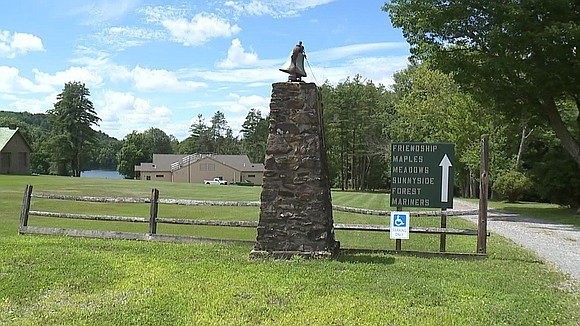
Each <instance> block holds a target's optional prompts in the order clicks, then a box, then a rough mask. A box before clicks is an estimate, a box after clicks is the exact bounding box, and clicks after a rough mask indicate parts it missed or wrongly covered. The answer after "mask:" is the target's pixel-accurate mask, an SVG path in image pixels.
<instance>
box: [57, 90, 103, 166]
mask: <svg viewBox="0 0 580 326" xmlns="http://www.w3.org/2000/svg"><path fill="white" fill-rule="evenodd" d="M89 96H90V92H89V89H88V88H87V87H86V86H85V84H84V83H81V82H76V81H74V82H68V83H66V84H65V85H64V88H63V90H62V92H61V93H60V94H58V95H57V97H56V99H57V102H56V103H55V104H54V108H53V109H50V110H48V111H47V113H48V119H49V122H50V124H51V126H52V131H53V135H54V136H55V137H58V139H57V140H55V143H58V144H59V146H55V148H54V155H53V162H54V163H56V164H57V165H58V166H59V167H58V169H57V170H58V173H59V174H69V172H68V171H70V174H71V175H72V176H74V177H80V176H81V171H82V170H83V168H84V166H83V165H84V164H85V162H86V161H87V157H88V154H87V153H88V152H89V151H90V148H91V146H93V145H94V143H93V140H94V139H95V137H96V131H95V130H93V129H92V126H93V125H98V122H99V121H100V120H101V119H100V118H99V117H98V116H97V112H96V111H95V109H94V107H93V103H92V102H91V101H90V100H89ZM64 158H66V159H68V163H67V165H68V166H67V167H63V166H62V164H63V162H62V161H63V159H64ZM67 170H68V171H67Z"/></svg>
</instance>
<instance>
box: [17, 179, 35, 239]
mask: <svg viewBox="0 0 580 326" xmlns="http://www.w3.org/2000/svg"><path fill="white" fill-rule="evenodd" d="M31 196H32V185H26V188H24V197H23V198H22V209H21V210H20V229H19V231H22V230H23V229H24V228H25V227H26V226H28V212H29V211H30V197H31Z"/></svg>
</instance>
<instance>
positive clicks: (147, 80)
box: [130, 66, 207, 92]
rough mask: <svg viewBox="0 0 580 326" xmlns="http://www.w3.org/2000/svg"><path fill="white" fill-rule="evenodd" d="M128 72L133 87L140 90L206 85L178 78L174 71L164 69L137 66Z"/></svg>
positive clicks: (161, 89) (187, 87) (168, 90)
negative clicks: (133, 83)
mask: <svg viewBox="0 0 580 326" xmlns="http://www.w3.org/2000/svg"><path fill="white" fill-rule="evenodd" d="M130 74H131V76H132V78H133V81H134V82H135V88H136V89H138V90H141V91H153V90H155V91H164V92H180V91H188V90H192V89H196V88H200V87H205V86H207V85H206V84H205V83H201V82H194V81H183V80H179V79H178V78H177V76H176V75H175V73H173V72H171V71H167V70H165V69H147V68H141V67H139V66H137V67H135V68H134V69H133V70H132V71H131V72H130Z"/></svg>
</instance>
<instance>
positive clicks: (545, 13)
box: [383, 0, 580, 166]
mask: <svg viewBox="0 0 580 326" xmlns="http://www.w3.org/2000/svg"><path fill="white" fill-rule="evenodd" d="M383 9H384V10H386V11H388V13H389V15H390V18H391V21H392V23H393V26H395V27H398V28H402V30H403V35H404V36H405V38H406V39H407V41H408V42H409V43H410V45H411V52H412V54H413V56H414V57H415V58H416V59H419V60H423V61H428V62H430V63H431V64H432V65H433V67H434V68H436V69H441V70H442V71H444V72H447V73H453V77H454V78H455V80H456V81H457V82H458V83H459V84H460V85H461V86H463V87H465V88H466V89H468V90H469V91H470V92H472V93H473V94H475V95H476V96H477V97H478V99H479V100H480V101H489V102H492V103H493V105H494V107H496V108H497V109H500V110H503V111H504V112H509V113H510V114H513V115H514V116H518V117H519V116H521V114H522V111H526V112H528V113H530V114H531V115H533V116H534V117H537V118H538V120H539V121H542V120H547V121H548V122H549V124H550V125H551V127H552V128H553V130H554V132H555V134H556V136H557V137H558V138H559V139H560V142H561V144H562V146H563V148H564V149H565V150H566V152H567V153H568V154H569V155H570V156H571V157H572V159H573V160H574V161H575V162H576V164H577V165H578V166H580V135H579V133H580V132H579V130H580V80H579V79H580V57H579V55H580V54H579V53H578V44H579V37H580V36H579V35H580V4H579V2H578V1H577V0H554V1H544V0H523V1H505V0H472V1H439V0H424V1H413V0H391V1H389V2H388V3H386V4H385V5H384V7H383ZM567 100H570V101H572V103H575V109H574V111H575V112H574V116H575V122H576V123H575V125H574V126H572V127H568V126H567V125H566V123H565V122H564V119H563V118H562V106H561V103H563V102H566V101H567Z"/></svg>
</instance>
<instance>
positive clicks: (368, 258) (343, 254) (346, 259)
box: [336, 249, 395, 265]
mask: <svg viewBox="0 0 580 326" xmlns="http://www.w3.org/2000/svg"><path fill="white" fill-rule="evenodd" d="M336 260H337V261H339V262H343V263H363V264H384V265H390V264H394V263H395V257H393V256H391V255H386V254H384V253H381V252H372V251H369V252H359V251H351V250H344V249H341V251H340V254H339V255H338V257H337V258H336Z"/></svg>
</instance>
